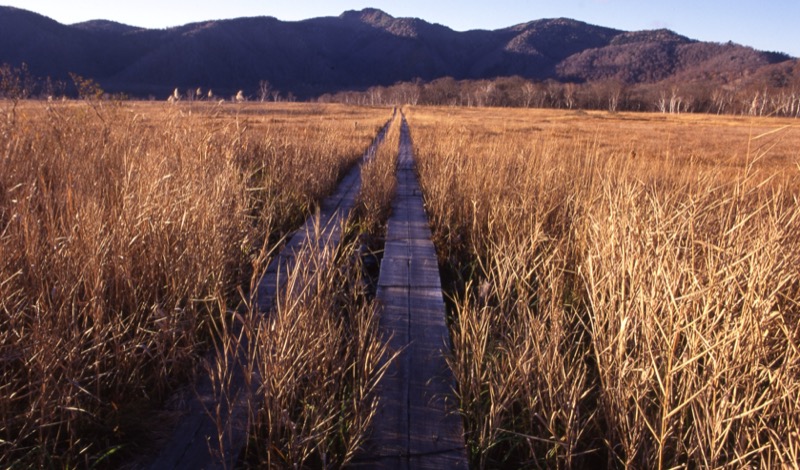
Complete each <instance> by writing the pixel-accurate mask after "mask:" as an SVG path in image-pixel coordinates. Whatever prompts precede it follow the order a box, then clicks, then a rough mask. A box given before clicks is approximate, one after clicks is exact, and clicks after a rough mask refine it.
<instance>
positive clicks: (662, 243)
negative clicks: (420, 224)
mask: <svg viewBox="0 0 800 470" xmlns="http://www.w3.org/2000/svg"><path fill="white" fill-rule="evenodd" d="M409 117H410V124H411V129H412V137H413V139H414V143H415V151H416V153H417V158H418V162H419V172H420V178H421V184H422V186H423V191H424V193H425V197H426V205H427V209H428V212H429V215H430V217H431V218H432V224H433V229H434V237H435V242H436V245H437V249H438V251H439V256H440V262H441V264H442V266H443V267H444V268H445V271H447V274H446V276H447V279H446V281H448V282H446V285H449V287H447V289H449V291H450V292H449V293H450V294H451V295H452V296H453V297H454V299H453V302H452V305H451V307H452V309H451V314H452V318H451V332H452V335H453V345H454V352H453V356H452V358H451V360H450V363H451V366H452V369H453V371H454V373H455V376H456V378H457V393H458V394H459V396H460V399H461V405H462V413H463V416H464V420H465V425H466V430H467V433H468V445H469V449H470V451H471V455H472V459H473V463H474V464H475V466H476V467H477V468H497V467H501V466H503V467H507V466H515V467H516V466H521V467H533V468H537V467H545V468H582V467H598V466H599V467H609V468H659V469H660V468H675V467H688V468H698V467H700V468H708V467H713V468H719V467H732V468H742V467H753V468H776V467H790V468H791V467H796V466H797V462H798V460H800V435H799V434H798V429H800V402H798V397H800V349H798V347H800V305H798V302H800V274H798V269H797V267H798V265H800V209H798V197H800V183H798V182H799V181H800V151H798V150H797V149H798V148H800V130H798V129H797V127H796V123H795V122H794V121H781V120H777V119H775V120H767V119H759V120H752V119H745V118H716V117H709V116H689V117H666V116H657V115H646V114H637V115H627V114H624V115H608V114H603V113H591V114H587V113H563V112H562V113H559V112H548V111H512V110H502V111H499V110H496V111H487V110H481V111H477V110H455V109H453V108H449V109H431V108H415V109H413V110H412V111H411V112H410V114H409ZM773 131H777V132H773Z"/></svg>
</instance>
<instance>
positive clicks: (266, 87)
mask: <svg viewBox="0 0 800 470" xmlns="http://www.w3.org/2000/svg"><path fill="white" fill-rule="evenodd" d="M269 92H270V84H269V82H268V81H266V80H261V81H260V82H258V100H259V101H261V102H262V103H264V102H266V101H269Z"/></svg>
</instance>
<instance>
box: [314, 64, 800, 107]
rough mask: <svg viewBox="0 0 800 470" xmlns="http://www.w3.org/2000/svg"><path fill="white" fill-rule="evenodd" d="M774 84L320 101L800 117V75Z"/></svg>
mask: <svg viewBox="0 0 800 470" xmlns="http://www.w3.org/2000/svg"><path fill="white" fill-rule="evenodd" d="M772 78H773V79H770V78H769V77H767V78H765V79H758V80H751V81H749V82H748V83H746V84H735V83H716V82H714V81H713V80H708V81H692V82H687V83H678V82H660V83H655V84H628V83H625V82H623V81H621V80H614V79H612V80H602V81H594V82H586V83H562V82H559V81H556V80H545V81H532V80H528V79H525V78H522V77H501V78H495V79H492V80H455V79H453V78H451V77H445V78H439V79H436V80H433V81H430V82H423V81H421V80H415V81H411V82H402V83H397V84H395V85H391V86H375V87H371V88H369V89H367V90H366V91H346V92H339V93H335V94H326V95H322V96H321V97H319V101H322V102H340V103H349V104H358V105H368V106H378V105H403V104H410V105H435V106H468V107H482V106H494V107H518V108H555V109H586V110H606V111H610V112H621V111H650V112H661V113H673V114H676V113H711V114H738V115H750V116H784V117H800V75H797V76H791V75H789V76H787V75H785V74H782V75H780V76H779V77H777V78H775V77H772Z"/></svg>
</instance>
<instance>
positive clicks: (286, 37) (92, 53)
mask: <svg viewBox="0 0 800 470" xmlns="http://www.w3.org/2000/svg"><path fill="white" fill-rule="evenodd" d="M790 60H794V59H793V58H791V57H789V56H788V55H785V54H780V53H771V52H764V51H757V50H755V49H753V48H749V47H746V46H740V45H736V44H732V43H726V44H720V43H709V42H701V41H697V40H694V39H690V38H687V37H685V36H682V35H680V34H678V33H676V32H674V31H670V30H665V29H659V30H648V31H632V32H631V31H621V30H617V29H613V28H607V27H602V26H596V25H591V24H589V23H585V22H581V21H578V20H573V19H569V18H553V19H539V20H533V21H528V22H523V23H519V24H516V25H512V26H509V27H506V28H502V29H497V30H481V29H476V30H469V31H463V32H459V31H455V30H453V29H451V28H449V27H447V26H444V25H440V24H436V23H429V22H427V21H424V20H421V19H418V18H397V17H394V16H392V15H390V14H388V13H386V12H384V11H382V10H379V9H376V8H365V9H362V10H348V11H345V12H343V13H342V14H341V15H339V16H331V17H319V18H311V19H307V20H301V21H291V22H289V21H281V20H278V19H276V18H274V17H269V16H259V17H249V18H237V19H226V20H209V21H202V22H195V23H189V24H185V25H180V26H175V27H171V28H166V29H147V28H139V27H136V26H130V25H125V24H122V23H118V22H113V21H108V20H91V21H87V22H82V23H77V24H73V25H64V24H61V23H58V22H56V21H55V20H52V19H50V18H47V17H46V16H43V15H39V14H37V13H34V12H30V11H27V10H23V9H18V8H13V7H2V6H0V63H9V64H12V65H19V64H21V63H22V62H25V63H27V64H28V66H29V68H30V70H31V72H32V73H34V74H36V75H39V76H51V77H53V78H54V79H61V80H66V79H67V78H68V76H69V73H70V72H74V73H77V74H80V75H83V76H87V77H91V78H93V79H95V80H96V81H97V82H98V83H100V84H101V85H102V86H103V87H104V88H106V89H107V90H109V91H114V92H126V93H129V94H131V95H134V96H147V95H154V96H157V97H163V96H166V95H167V94H169V93H170V92H171V91H172V89H174V88H175V87H179V88H192V89H194V88H197V87H202V88H204V89H214V90H216V91H219V93H222V94H226V93H235V91H236V90H239V89H245V90H253V89H255V88H256V87H257V86H258V83H259V82H260V81H262V80H266V81H269V82H270V83H271V85H272V86H273V87H274V88H275V89H280V90H282V91H283V92H292V93H293V94H295V95H298V96H300V97H313V96H317V95H320V94H323V93H331V92H338V91H346V90H364V89H366V88H369V87H371V86H377V85H381V86H386V85H391V84H393V83H396V82H400V81H411V80H415V79H421V80H423V81H428V80H433V79H436V78H441V77H446V76H449V77H453V78H455V79H485V78H494V77H499V76H512V75H519V76H521V77H524V78H527V79H532V80H547V79H552V80H557V81H575V82H585V81H593V80H609V79H614V80H620V81H623V82H626V83H632V84H638V83H652V82H656V81H660V80H667V79H680V78H681V77H687V79H688V78H691V77H697V76H702V75H703V73H705V72H708V73H713V75H714V76H720V77H724V79H725V80H735V79H736V77H738V76H740V75H747V74H753V73H755V72H756V71H757V70H759V69H762V68H763V67H765V66H768V65H773V64H777V63H781V62H786V61H790Z"/></svg>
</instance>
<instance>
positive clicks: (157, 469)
mask: <svg viewBox="0 0 800 470" xmlns="http://www.w3.org/2000/svg"><path fill="white" fill-rule="evenodd" d="M391 122H392V119H390V120H389V121H388V122H387V123H386V125H385V126H384V127H383V129H382V130H381V131H380V132H379V133H378V135H377V136H376V137H375V140H374V141H373V142H372V144H371V145H370V147H369V148H368V149H367V151H366V152H365V153H364V155H363V157H362V159H361V162H359V163H358V164H356V165H353V168H352V169H351V170H350V171H349V172H348V173H347V174H346V175H345V177H344V178H343V179H342V181H341V182H340V183H339V186H338V187H337V189H336V191H335V192H334V193H333V194H332V195H330V196H329V197H327V198H326V199H325V200H324V201H323V203H322V204H321V206H320V209H319V211H318V212H317V213H316V214H313V215H311V216H310V217H308V219H306V222H305V224H304V225H303V226H302V227H300V229H298V230H297V231H296V232H295V233H294V235H292V237H291V238H290V239H289V241H288V243H287V244H286V245H285V246H284V248H283V249H282V250H281V252H280V253H279V254H278V255H277V256H276V257H275V258H274V259H273V260H272V262H271V263H270V264H269V266H268V267H267V270H266V271H265V273H264V275H263V277H262V278H261V280H260V282H259V284H258V288H257V291H256V292H255V293H254V294H255V295H254V298H255V305H256V308H257V309H258V311H259V312H260V313H263V314H266V313H268V312H269V311H270V310H271V309H272V307H273V306H274V304H275V299H276V296H277V293H278V292H280V291H281V290H283V289H284V287H285V284H286V280H287V278H288V273H290V272H292V269H294V267H295V265H296V264H297V262H298V261H299V259H298V257H299V256H302V254H301V253H306V252H307V251H302V250H303V247H304V246H307V245H316V246H319V247H322V246H325V245H328V246H336V245H338V244H339V242H340V241H341V238H342V233H341V229H342V226H343V222H344V221H345V220H346V219H347V217H348V216H349V214H350V211H351V210H352V208H353V206H354V204H355V199H356V196H357V195H358V193H359V191H360V189H361V163H363V162H365V161H367V160H369V159H371V158H373V157H374V155H375V153H376V151H377V148H378V146H379V145H380V143H381V142H382V141H383V138H384V136H385V134H386V131H387V130H388V128H389V125H390V123H391ZM310 251H312V252H316V253H319V252H325V251H326V250H310ZM327 252H330V250H327ZM237 327H238V329H237ZM234 328H235V329H234V331H231V332H229V335H234V336H239V335H240V332H241V325H237V326H235V327H234ZM247 349H248V346H247V344H246V342H245V341H240V343H239V347H238V349H237V350H236V351H228V352H227V353H225V354H219V353H218V352H217V351H216V350H212V351H210V353H209V355H208V356H207V357H206V358H205V363H206V365H208V366H209V367H210V368H211V369H212V370H222V371H224V373H225V374H226V375H225V378H224V381H225V382H226V383H227V384H228V386H227V387H226V390H225V393H221V391H220V390H219V388H220V387H219V386H218V385H215V383H214V381H213V380H212V379H211V378H210V376H209V374H206V373H201V374H200V378H199V383H198V384H197V385H196V388H195V393H194V394H193V395H192V396H191V397H190V399H188V400H187V401H186V403H184V404H183V406H182V407H181V408H182V411H183V414H182V417H181V420H180V422H179V423H178V425H177V426H176V428H175V429H174V431H173V433H172V434H171V437H170V439H169V441H168V442H167V444H166V445H165V446H164V447H163V449H162V451H161V453H160V454H159V455H158V457H157V458H156V460H155V461H154V462H153V463H152V464H151V465H150V468H151V469H153V470H161V469H187V470H200V469H209V470H210V469H222V468H233V467H234V466H235V464H236V460H237V459H238V457H239V454H240V453H241V451H242V449H243V448H244V446H245V443H246V440H247V432H248V430H249V425H250V420H249V418H250V416H249V414H250V410H253V409H255V408H256V407H257V406H258V405H259V396H258V394H257V393H256V391H257V389H258V384H259V381H260V379H259V377H257V376H248V374H247V372H246V371H245V370H243V367H242V366H241V364H244V363H245V360H246V356H247V355H246V351H247ZM254 370H257V368H254ZM220 429H223V432H222V439H221V440H222V442H220Z"/></svg>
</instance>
